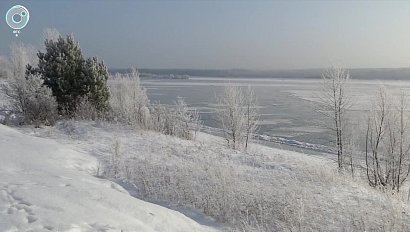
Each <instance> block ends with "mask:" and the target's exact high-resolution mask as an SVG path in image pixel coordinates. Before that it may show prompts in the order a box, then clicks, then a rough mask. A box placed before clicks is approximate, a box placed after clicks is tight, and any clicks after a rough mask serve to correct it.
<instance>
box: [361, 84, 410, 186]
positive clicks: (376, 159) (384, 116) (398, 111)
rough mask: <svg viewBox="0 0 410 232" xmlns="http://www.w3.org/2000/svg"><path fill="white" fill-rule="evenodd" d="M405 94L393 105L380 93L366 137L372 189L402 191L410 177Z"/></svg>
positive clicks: (392, 102)
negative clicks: (382, 188)
mask: <svg viewBox="0 0 410 232" xmlns="http://www.w3.org/2000/svg"><path fill="white" fill-rule="evenodd" d="M406 102H407V101H406V98H405V95H404V93H403V92H401V94H400V96H399V98H398V99H396V100H395V101H392V100H391V99H390V97H389V96H388V94H387V93H386V90H385V89H384V88H380V89H379V93H378V97H377V102H376V103H375V106H374V107H373V109H372V111H371V113H370V116H369V119H368V126H367V133H366V157H365V158H366V174H367V178H368V181H369V184H370V186H373V187H378V186H381V187H384V188H385V187H390V188H391V189H392V190H396V191H400V187H401V186H402V185H403V183H404V182H405V180H406V179H407V177H408V176H409V173H410V143H409V141H408V137H409V134H408V133H409V121H408V116H407V103H406Z"/></svg>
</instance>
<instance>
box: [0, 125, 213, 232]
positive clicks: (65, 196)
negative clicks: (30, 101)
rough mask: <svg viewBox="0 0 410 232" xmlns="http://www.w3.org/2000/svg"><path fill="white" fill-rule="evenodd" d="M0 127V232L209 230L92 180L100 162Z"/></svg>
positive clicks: (114, 187) (116, 187)
mask: <svg viewBox="0 0 410 232" xmlns="http://www.w3.org/2000/svg"><path fill="white" fill-rule="evenodd" d="M75 149H76V148H75V147H73V146H69V145H62V144H60V143H58V142H55V141H52V140H50V139H43V138H38V137H33V136H28V135H24V134H22V133H20V132H17V131H16V130H14V129H11V128H8V127H6V126H3V125H0V180H1V182H0V231H10V232H11V231H209V230H211V229H210V228H207V227H205V226H202V225H199V224H198V223H196V222H195V221H193V220H191V219H189V218H188V217H186V216H184V215H183V214H181V213H179V212H176V211H173V210H170V209H167V208H164V207H161V206H158V205H155V204H151V203H148V202H144V201H142V200H139V199H136V198H134V197H132V196H130V195H129V194H128V192H127V191H125V190H124V189H123V188H122V187H121V186H119V185H117V184H116V183H113V182H110V181H108V180H105V179H101V178H97V177H94V176H93V175H94V174H95V172H96V170H95V169H96V167H97V166H98V161H97V159H96V158H95V157H93V156H90V155H88V154H85V153H81V152H78V151H75Z"/></svg>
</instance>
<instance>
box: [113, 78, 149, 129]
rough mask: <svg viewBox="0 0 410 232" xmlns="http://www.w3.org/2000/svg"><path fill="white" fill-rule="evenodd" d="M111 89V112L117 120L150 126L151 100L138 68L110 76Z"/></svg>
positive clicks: (133, 124)
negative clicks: (141, 82)
mask: <svg viewBox="0 0 410 232" xmlns="http://www.w3.org/2000/svg"><path fill="white" fill-rule="evenodd" d="M109 90H110V101H109V103H110V109H111V114H112V116H113V117H114V118H115V120H117V121H119V122H122V123H126V124H129V125H132V126H136V125H139V126H141V127H142V128H149V127H150V124H151V123H150V111H149V109H148V106H149V100H148V97H147V94H146V91H145V89H144V88H142V87H141V85H140V79H139V75H138V72H137V71H136V70H133V71H132V72H131V73H130V74H116V76H115V77H112V78H110V80H109Z"/></svg>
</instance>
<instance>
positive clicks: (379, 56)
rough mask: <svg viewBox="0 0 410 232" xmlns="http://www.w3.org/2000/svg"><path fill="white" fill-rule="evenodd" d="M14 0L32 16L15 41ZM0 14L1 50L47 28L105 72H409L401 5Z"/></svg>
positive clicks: (64, 8) (141, 7) (92, 6)
mask: <svg viewBox="0 0 410 232" xmlns="http://www.w3.org/2000/svg"><path fill="white" fill-rule="evenodd" d="M15 4H21V5H24V6H26V7H27V8H28V10H29V11H30V17H31V18H30V22H29V24H28V25H27V27H26V28H24V29H23V30H22V34H21V35H20V36H19V37H18V38H15V37H14V36H13V34H12V33H11V29H9V28H8V26H7V24H6V23H5V21H4V16H5V13H6V11H7V10H8V8H10V7H11V6H13V5H15ZM0 14H2V15H3V16H2V19H3V20H2V22H1V23H0V54H5V53H6V52H7V47H8V46H9V44H10V42H11V41H23V42H26V43H31V44H33V45H35V46H37V47H40V44H41V34H42V30H43V28H46V27H55V28H57V29H58V30H59V31H61V32H62V33H63V34H67V33H71V32H72V33H74V34H75V36H76V38H77V39H79V40H80V43H81V47H82V48H83V51H84V53H85V54H86V55H87V56H91V55H96V56H99V57H101V58H103V59H104V60H105V61H106V63H107V64H108V65H109V67H112V68H114V67H118V68H127V67H130V66H136V67H138V68H200V69H231V68H247V69H293V68H321V67H326V66H329V65H332V64H339V65H343V66H346V67H349V68H369V67H410V1H386V2H382V1H176V0H174V1H131V0H130V1H121V0H117V1H104V0H100V1H96V0H95V1H87V0H79V1H68V0H67V1H63V0H49V1H42V0H32V1H16V0H1V1H0Z"/></svg>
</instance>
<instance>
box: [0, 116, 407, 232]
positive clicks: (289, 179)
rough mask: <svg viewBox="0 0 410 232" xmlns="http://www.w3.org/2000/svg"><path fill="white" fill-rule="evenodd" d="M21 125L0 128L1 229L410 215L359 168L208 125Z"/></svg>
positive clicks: (393, 224) (351, 222) (379, 221)
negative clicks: (227, 139)
mask: <svg viewBox="0 0 410 232" xmlns="http://www.w3.org/2000/svg"><path fill="white" fill-rule="evenodd" d="M17 130H19V131H20V132H17V131H16V130H15V129H10V128H8V127H5V126H0V151H1V155H0V156H1V157H0V159H1V162H0V178H1V183H0V191H1V198H0V231H26V230H28V231H30V230H32V231H42V230H44V231H46V230H48V229H50V230H53V231H67V230H70V229H71V230H72V231H98V230H101V231H105V230H108V231H110V230H112V231H120V229H122V230H123V231H151V230H156V231H171V232H172V231H189V232H190V231H201V230H226V229H228V230H229V229H230V228H229V227H231V228H235V229H238V231H251V229H253V230H255V229H256V231H406V228H408V226H409V225H410V216H409V212H410V207H409V203H408V201H407V191H404V192H403V193H402V194H395V195H393V196H392V195H391V194H390V193H382V192H381V191H379V190H376V189H374V188H371V187H369V186H368V184H367V182H366V179H365V178H364V177H360V175H358V174H356V177H355V178H354V179H353V178H351V177H350V176H349V174H338V173H337V172H336V168H335V167H336V163H335V162H334V161H333V160H331V159H329V158H328V157H319V156H314V155H306V154H302V153H297V152H291V151H285V150H280V149H274V148H269V147H265V146H261V145H256V144H252V146H251V149H250V152H249V153H243V152H239V151H233V150H231V149H228V148H226V147H225V146H224V141H223V140H222V139H221V138H218V137H215V136H211V135H208V134H203V133H200V134H199V137H198V138H197V140H196V141H187V140H182V139H178V138H175V137H171V136H166V135H162V134H159V133H156V132H152V131H143V130H135V129H131V128H129V127H124V126H121V125H115V124H110V123H107V122H98V121H97V122H88V121H71V120H70V121H60V122H58V123H57V125H56V126H54V127H44V128H41V129H34V128H32V127H29V126H27V127H20V128H18V129H17ZM21 132H22V133H23V134H21ZM39 137H40V138H39ZM63 144H64V145H63ZM116 144H118V154H119V156H118V157H117V158H118V162H117V161H115V162H114V163H115V164H116V165H117V164H118V171H117V173H116V174H115V175H112V170H111V171H110V168H112V166H110V165H112V159H113V154H115V150H116ZM97 173H99V175H102V176H104V177H106V178H109V179H111V180H114V181H115V182H116V183H119V184H120V185H121V186H122V187H120V185H117V184H116V183H113V182H110V181H108V180H106V179H102V178H97V177H95V176H96V175H97ZM126 191H128V193H127V192H126ZM129 194H131V195H132V196H134V197H137V198H139V199H143V200H146V201H150V202H154V203H159V204H161V205H163V206H166V207H169V208H171V209H175V210H177V211H179V212H181V213H183V214H185V215H186V216H184V215H182V214H181V213H178V212H175V211H172V210H169V209H166V208H163V207H160V206H158V205H155V204H151V203H147V202H144V201H141V200H138V199H137V198H133V197H131V196H130V195H129ZM201 213H205V214H206V215H208V216H212V217H214V219H211V218H209V217H207V216H204V215H203V214H201ZM188 217H189V218H188ZM190 218H191V219H190ZM192 219H194V220H192ZM215 219H216V220H217V221H219V222H222V223H225V224H218V223H216V222H215ZM204 225H207V226H204ZM253 230H252V231H253Z"/></svg>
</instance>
